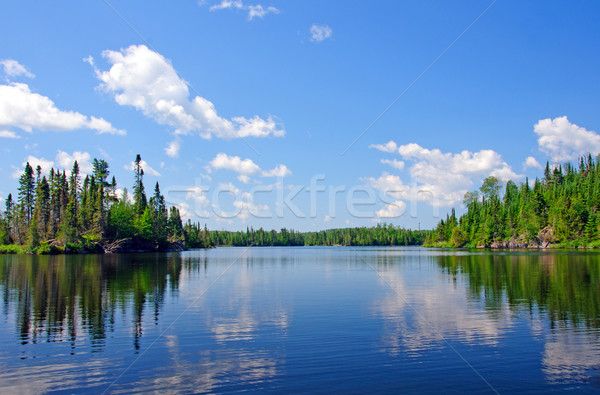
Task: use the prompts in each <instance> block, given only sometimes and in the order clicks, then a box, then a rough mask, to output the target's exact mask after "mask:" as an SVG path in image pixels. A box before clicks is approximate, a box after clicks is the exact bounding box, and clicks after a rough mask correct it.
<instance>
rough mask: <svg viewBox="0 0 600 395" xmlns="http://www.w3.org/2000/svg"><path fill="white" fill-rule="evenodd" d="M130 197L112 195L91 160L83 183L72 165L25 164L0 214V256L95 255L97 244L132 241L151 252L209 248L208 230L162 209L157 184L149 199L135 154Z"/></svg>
mask: <svg viewBox="0 0 600 395" xmlns="http://www.w3.org/2000/svg"><path fill="white" fill-rule="evenodd" d="M133 172H134V183H133V188H132V192H133V194H132V196H131V198H130V197H129V194H128V192H127V190H124V191H123V193H122V195H121V196H120V197H119V196H117V182H116V180H115V177H114V176H113V177H112V179H110V181H109V176H110V171H109V165H108V163H107V162H106V161H104V160H98V159H94V160H93V172H92V174H89V175H85V177H84V178H83V179H82V175H81V174H80V168H79V164H78V163H77V161H75V162H74V163H73V168H72V170H71V172H70V174H68V173H67V172H66V171H65V170H62V171H61V170H56V169H54V168H52V169H50V171H49V173H48V176H47V177H46V175H45V174H42V169H41V167H40V166H37V168H36V169H35V170H34V169H33V168H32V167H31V165H30V164H29V163H27V164H26V165H25V169H24V171H23V174H22V175H21V176H20V178H19V187H18V195H17V196H16V197H13V196H12V194H9V195H8V197H7V199H6V207H5V210H4V212H0V252H5V253H6V252H34V253H38V254H44V253H61V252H82V251H90V252H99V251H98V250H99V249H102V244H104V245H107V244H110V243H111V242H115V241H117V240H124V239H133V240H136V241H137V242H138V244H140V243H141V244H142V245H145V246H151V247H152V248H153V249H156V250H161V249H167V248H168V247H169V246H170V245H172V244H173V243H180V244H181V245H187V246H189V247H205V246H208V245H207V244H206V243H207V241H208V237H206V236H207V235H208V231H207V229H206V228H204V229H201V228H199V227H198V225H193V224H186V226H185V227H184V226H183V224H182V221H181V216H180V213H179V210H178V209H177V207H174V206H173V207H170V208H169V207H167V205H166V203H165V198H164V196H163V195H162V194H161V192H160V187H159V184H158V183H156V186H155V187H154V193H153V194H152V196H151V197H150V198H149V199H148V198H147V196H146V190H145V188H144V183H143V178H144V170H143V168H142V159H141V156H140V155H137V156H136V159H135V161H134V166H133Z"/></svg>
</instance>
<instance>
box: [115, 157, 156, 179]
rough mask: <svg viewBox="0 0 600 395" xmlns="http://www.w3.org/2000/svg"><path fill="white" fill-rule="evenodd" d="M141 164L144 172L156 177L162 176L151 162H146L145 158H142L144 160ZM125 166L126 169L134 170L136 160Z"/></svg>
mask: <svg viewBox="0 0 600 395" xmlns="http://www.w3.org/2000/svg"><path fill="white" fill-rule="evenodd" d="M140 165H141V166H142V169H143V170H144V174H150V175H153V176H155V177H160V173H159V172H157V171H156V170H154V169H153V168H152V167H151V166H150V165H149V164H148V162H146V161H145V160H143V159H142V161H141V162H140ZM123 168H124V169H125V170H131V171H134V170H135V162H134V161H131V163H130V164H129V166H128V165H125V166H123Z"/></svg>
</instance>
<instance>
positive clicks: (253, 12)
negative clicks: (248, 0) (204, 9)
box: [210, 0, 279, 21]
mask: <svg viewBox="0 0 600 395" xmlns="http://www.w3.org/2000/svg"><path fill="white" fill-rule="evenodd" d="M231 9H236V10H243V11H247V12H248V20H249V21H251V20H253V19H254V18H264V16H265V15H267V14H279V9H278V8H275V7H273V6H267V7H265V6H263V5H261V4H256V5H245V4H244V3H243V2H242V1H241V0H222V1H221V2H220V3H218V4H215V5H212V6H211V7H210V10H211V11H219V10H231Z"/></svg>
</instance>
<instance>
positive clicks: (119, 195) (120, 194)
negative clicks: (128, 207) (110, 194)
mask: <svg viewBox="0 0 600 395" xmlns="http://www.w3.org/2000/svg"><path fill="white" fill-rule="evenodd" d="M123 192H124V191H123V189H121V188H117V189H115V195H116V196H117V199H119V200H121V199H123ZM127 201H128V202H129V203H133V195H132V194H131V192H129V191H127Z"/></svg>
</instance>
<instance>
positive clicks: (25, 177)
mask: <svg viewBox="0 0 600 395" xmlns="http://www.w3.org/2000/svg"><path fill="white" fill-rule="evenodd" d="M34 199H35V180H34V179H33V168H32V167H31V165H30V164H29V162H27V164H26V165H25V171H24V172H23V174H22V175H21V177H20V178H19V206H21V209H22V210H23V212H24V216H25V218H24V219H25V224H24V226H25V228H28V227H29V223H30V222H31V218H32V217H33V208H34Z"/></svg>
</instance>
